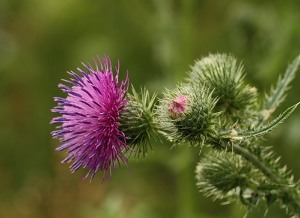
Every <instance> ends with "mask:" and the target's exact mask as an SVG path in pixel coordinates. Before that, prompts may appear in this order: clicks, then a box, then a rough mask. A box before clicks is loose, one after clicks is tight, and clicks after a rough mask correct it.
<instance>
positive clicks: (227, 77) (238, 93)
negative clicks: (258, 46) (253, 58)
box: [190, 54, 257, 123]
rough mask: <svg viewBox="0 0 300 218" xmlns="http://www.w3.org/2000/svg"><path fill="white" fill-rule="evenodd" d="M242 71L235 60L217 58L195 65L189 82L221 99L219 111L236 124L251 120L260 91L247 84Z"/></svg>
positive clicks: (222, 55) (204, 60)
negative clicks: (206, 88) (198, 85)
mask: <svg viewBox="0 0 300 218" xmlns="http://www.w3.org/2000/svg"><path fill="white" fill-rule="evenodd" d="M243 71H244V68H243V65H242V64H238V63H237V60H236V59H235V58H234V57H233V56H231V55H226V54H214V55H209V56H207V57H204V58H202V59H200V60H198V61H196V63H195V64H194V66H193V67H192V69H191V72H190V81H191V82H192V83H197V84H201V85H205V86H206V87H208V89H209V90H210V91H211V92H212V93H213V96H214V97H217V98H218V99H219V100H218V103H217V105H216V109H217V110H222V111H223V114H224V115H225V116H226V118H227V119H228V118H229V120H231V121H233V123H235V122H237V121H239V120H240V118H242V119H245V118H249V115H251V113H252V112H253V111H254V110H255V108H256V106H257V90H256V88H254V87H251V86H249V85H248V84H245V82H244V77H245V76H244V72H243Z"/></svg>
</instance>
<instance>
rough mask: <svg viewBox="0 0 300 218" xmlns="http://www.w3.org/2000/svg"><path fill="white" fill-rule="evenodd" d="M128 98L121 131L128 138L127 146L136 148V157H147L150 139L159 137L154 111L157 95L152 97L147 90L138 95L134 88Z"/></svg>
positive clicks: (121, 122) (142, 90)
mask: <svg viewBox="0 0 300 218" xmlns="http://www.w3.org/2000/svg"><path fill="white" fill-rule="evenodd" d="M127 97H128V98H129V101H128V104H127V105H126V107H125V108H124V111H123V113H122V115H121V119H120V124H121V125H120V129H121V130H122V131H123V132H124V134H125V135H126V137H127V140H126V142H127V144H128V145H129V146H130V147H132V148H134V149H133V152H134V153H135V155H136V156H139V155H140V154H143V156H145V155H146V153H147V151H148V148H149V147H150V148H151V144H150V139H151V138H156V135H157V133H156V131H157V127H156V124H155V122H154V116H155V112H154V110H153V109H154V104H155V100H156V95H153V96H152V97H151V96H150V95H149V92H148V90H146V89H141V92H140V93H137V92H136V90H135V89H134V88H133V87H132V94H127Z"/></svg>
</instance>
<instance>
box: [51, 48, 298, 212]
mask: <svg viewBox="0 0 300 218" xmlns="http://www.w3.org/2000/svg"><path fill="white" fill-rule="evenodd" d="M299 65H300V56H298V57H297V58H296V59H295V60H294V61H293V62H292V64H291V65H290V66H289V67H288V68H287V70H286V72H285V74H284V75H283V76H282V77H279V80H278V82H277V84H276V86H275V87H273V88H272V89H271V91H270V93H269V94H266V95H265V97H264V100H263V102H262V103H261V102H260V101H259V99H260V96H259V92H258V91H257V89H256V88H255V87H253V86H251V85H249V84H248V83H247V82H246V80H245V74H244V67H243V65H242V64H238V62H237V60H236V59H235V58H234V57H233V56H231V55H226V54H216V55H209V56H208V57H205V58H202V59H200V60H198V61H196V62H195V65H194V66H193V67H192V68H191V70H190V72H189V73H188V76H189V78H188V79H187V82H185V83H179V84H178V85H177V86H176V88H175V89H173V90H169V89H165V91H164V92H163V97H162V98H161V99H160V100H159V101H158V105H156V102H157V101H156V95H153V96H150V94H149V92H148V91H147V90H146V89H141V92H140V93H138V92H137V91H136V90H135V89H134V88H133V87H132V91H131V93H130V92H128V78H127V77H126V79H125V80H124V81H121V83H119V81H118V75H119V67H117V68H116V73H115V74H114V72H113V70H112V67H111V62H110V59H109V58H108V57H104V58H103V59H102V60H100V66H101V68H100V69H99V68H98V66H96V69H93V68H92V67H91V66H86V65H84V66H85V68H86V71H87V72H85V71H83V70H81V69H78V71H79V72H80V73H81V76H79V75H77V74H76V73H74V72H70V73H69V74H70V75H71V76H72V78H71V79H70V80H65V82H67V83H69V84H70V85H71V87H68V86H66V85H63V84H60V85H59V87H60V88H61V89H62V91H64V92H66V93H67V97H66V98H58V97H57V98H54V100H55V101H56V102H57V104H58V105H57V106H56V107H55V108H54V109H52V111H53V112H55V113H59V114H60V116H59V117H56V118H54V119H53V120H52V121H51V123H59V124H61V125H60V126H58V130H55V131H53V132H52V136H53V137H54V138H58V139H59V140H60V141H61V143H62V145H61V146H59V147H58V148H57V149H56V150H58V151H62V150H67V152H68V156H67V158H66V159H64V160H63V162H73V163H72V164H71V171H72V172H74V171H76V170H77V169H79V168H88V169H89V170H88V173H87V174H86V177H88V176H89V175H91V178H93V177H94V175H95V174H96V173H97V172H98V171H102V172H103V178H105V177H106V175H107V174H108V173H109V174H111V171H112V170H113V169H114V168H115V166H116V163H118V164H121V163H123V164H124V165H127V154H132V153H134V154H135V156H139V155H140V154H142V155H143V156H145V155H146V153H147V151H148V150H149V148H151V144H150V141H151V140H152V138H154V139H157V137H158V135H159V134H161V135H163V136H165V137H166V139H167V140H169V141H170V142H172V143H173V144H174V145H178V144H187V145H190V146H191V145H192V146H195V147H197V148H199V151H200V150H201V149H202V148H203V146H206V147H207V148H208V149H207V150H208V153H207V154H204V157H202V159H201V160H200V161H199V163H198V165H197V168H196V180H197V182H196V184H197V186H198V187H199V190H200V191H201V192H203V193H204V195H206V196H210V197H212V198H213V199H214V200H222V201H223V203H232V202H239V203H240V204H241V205H243V206H245V207H246V208H247V210H248V211H249V210H250V209H252V208H254V207H255V206H256V205H257V204H258V203H259V202H261V201H263V202H265V203H266V204H265V205H266V210H267V209H268V206H270V205H271V204H274V203H277V204H279V205H280V207H282V208H285V209H286V210H287V212H288V214H289V215H291V216H293V217H299V214H300V186H299V182H296V181H295V180H294V176H293V175H292V173H291V171H289V170H288V169H287V167H286V166H282V164H281V163H280V158H279V157H277V155H275V154H274V153H273V152H272V147H271V146H267V145H264V144H263V143H262V141H263V139H264V138H263V137H264V136H265V135H266V134H267V133H270V132H271V131H273V130H274V129H275V128H276V127H278V126H279V125H280V124H281V123H282V122H284V121H285V119H287V118H288V117H289V116H290V115H291V114H292V113H293V112H294V111H295V110H296V108H297V106H298V105H299V104H300V103H296V104H295V105H293V106H291V107H289V108H287V109H286V110H285V111H284V112H283V113H281V114H279V115H278V116H277V117H275V118H273V119H272V120H271V121H270V120H269V119H270V118H271V117H272V116H271V115H272V113H273V112H274V111H275V110H276V108H277V107H278V106H279V105H280V103H281V102H283V101H284V99H285V96H286V93H287V90H288V89H289V85H290V82H291V81H292V80H293V78H294V77H295V73H296V71H297V69H298V66H299ZM129 151H130V152H129Z"/></svg>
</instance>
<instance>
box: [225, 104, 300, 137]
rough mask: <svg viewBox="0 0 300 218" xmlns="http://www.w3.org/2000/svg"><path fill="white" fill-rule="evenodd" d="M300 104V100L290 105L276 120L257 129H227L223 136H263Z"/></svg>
mask: <svg viewBox="0 0 300 218" xmlns="http://www.w3.org/2000/svg"><path fill="white" fill-rule="evenodd" d="M299 104H300V102H298V103H297V104H295V105H293V106H291V107H289V108H288V109H286V110H285V111H284V112H283V113H282V114H280V115H279V116H278V117H277V118H276V119H275V120H273V121H272V122H270V123H268V124H267V125H263V126H261V127H260V128H258V129H255V130H247V131H234V132H233V131H230V132H229V131H227V132H223V133H221V134H220V135H221V137H222V138H231V139H243V138H249V137H256V136H261V135H264V134H266V133H269V132H271V131H272V130H274V129H275V128H276V127H277V126H278V125H279V124H281V123H282V122H283V121H284V120H285V119H287V118H288V117H289V116H290V115H291V114H292V113H293V112H294V110H295V109H296V108H297V106H298V105H299Z"/></svg>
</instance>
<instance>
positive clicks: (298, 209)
mask: <svg viewBox="0 0 300 218" xmlns="http://www.w3.org/2000/svg"><path fill="white" fill-rule="evenodd" d="M231 146H232V147H230V149H233V151H234V152H235V153H237V154H239V155H241V156H242V157H244V158H245V159H246V160H248V161H249V162H251V163H252V164H253V165H254V166H256V167H257V168H258V169H259V170H261V172H262V173H263V174H264V175H265V176H267V177H268V178H269V179H271V180H272V181H273V182H274V183H276V184H281V185H285V184H284V182H283V181H282V179H281V178H280V176H278V175H276V174H275V173H274V171H273V170H272V169H270V168H269V167H268V166H266V165H265V164H264V163H263V161H261V160H260V159H259V158H258V157H257V156H256V155H254V154H252V153H251V152H250V151H249V150H248V149H246V148H243V147H241V146H239V145H237V144H232V145H231ZM282 187H283V188H282V194H283V196H288V199H289V201H284V200H283V203H284V204H286V205H287V206H290V207H291V208H292V209H293V211H294V212H295V213H298V214H299V213H300V202H299V197H298V198H296V197H295V194H297V193H296V192H293V190H290V189H289V188H288V187H289V185H286V186H282Z"/></svg>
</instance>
